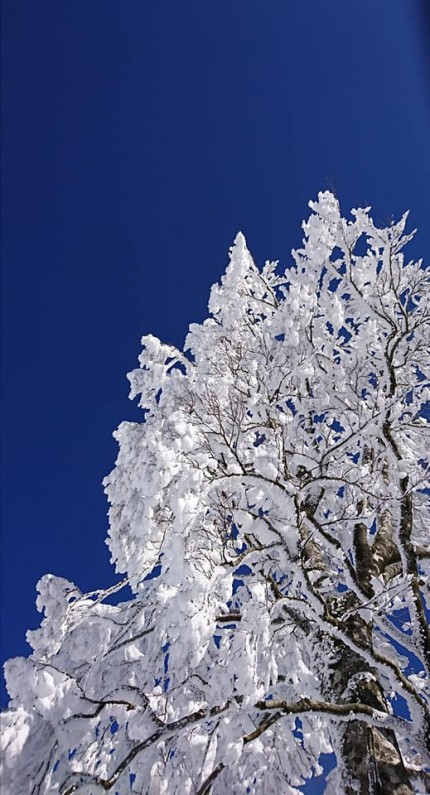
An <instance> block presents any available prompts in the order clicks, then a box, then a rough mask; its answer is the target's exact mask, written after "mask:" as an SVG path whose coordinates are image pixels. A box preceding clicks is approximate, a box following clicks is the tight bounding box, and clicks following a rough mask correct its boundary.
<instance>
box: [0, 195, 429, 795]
mask: <svg viewBox="0 0 430 795" xmlns="http://www.w3.org/2000/svg"><path fill="white" fill-rule="evenodd" d="M310 207H311V209H312V214H311V216H310V218H309V220H308V221H307V222H306V223H304V225H303V229H304V240H303V246H302V248H301V249H299V250H296V251H293V261H292V263H291V266H290V267H288V268H287V270H286V271H285V272H282V271H281V269H280V268H279V266H278V264H277V263H276V262H266V264H265V265H264V267H263V268H262V270H261V271H260V270H259V269H258V268H257V266H256V265H255V263H254V261H253V259H252V257H251V254H250V253H249V251H248V249H247V247H246V243H245V239H244V237H243V235H242V234H239V235H238V236H237V238H236V240H235V242H234V246H233V248H232V250H231V254H230V264H229V265H228V267H227V270H226V272H225V274H224V276H223V278H222V280H221V284H220V285H215V286H214V287H213V288H212V292H211V296H210V301H209V310H210V317H209V318H208V319H207V320H205V322H204V323H203V324H202V325H191V327H190V330H189V334H188V336H187V338H186V341H185V345H184V352H181V351H179V350H177V349H176V348H174V347H172V346H171V345H165V344H162V343H161V342H160V341H159V340H158V339H156V338H154V337H152V336H146V337H144V338H143V352H142V354H141V357H140V369H138V370H136V371H134V372H132V373H131V374H130V376H129V378H130V382H131V397H132V398H134V397H135V396H140V406H141V407H142V409H143V419H142V422H141V423H123V424H122V425H120V427H119V429H118V431H117V433H116V438H117V440H118V442H119V445H120V451H119V456H118V460H117V462H116V467H115V469H114V471H113V472H112V474H111V475H110V476H109V477H108V478H106V481H105V486H106V491H107V495H108V498H109V501H110V505H111V508H110V531H109V541H108V543H109V547H110V551H111V554H112V560H113V562H115V565H116V568H117V571H119V572H122V573H124V574H125V575H126V579H125V581H126V582H128V583H129V584H130V585H131V587H132V589H133V592H134V597H133V599H131V600H129V601H125V602H123V603H120V604H117V605H116V606H113V605H112V604H109V603H108V602H107V601H106V600H107V597H108V596H109V595H110V594H111V593H112V591H113V590H115V588H113V589H110V591H96V592H94V593H89V594H82V593H81V592H80V591H79V590H78V588H77V587H76V586H75V585H73V584H72V583H71V582H68V581H66V580H64V579H61V578H59V577H54V576H52V575H47V576H45V577H43V578H42V579H41V581H40V583H39V586H38V587H39V596H38V602H37V604H38V607H39V609H40V610H41V611H42V610H43V611H44V618H43V621H42V624H41V627H40V629H38V630H36V631H34V632H29V633H28V639H29V642H30V643H31V645H32V647H33V653H32V655H31V656H30V657H29V658H28V659H21V658H19V659H13V660H10V661H9V662H8V663H7V664H6V677H7V686H8V691H9V694H10V697H11V701H10V705H9V708H8V710H6V711H5V712H4V714H3V716H2V723H3V731H2V738H3V771H2V776H3V786H4V790H3V791H4V793H5V795H12V794H13V795H21V794H22V795H23V794H24V793H26V794H27V793H33V794H34V795H36V794H40V795H42V793H55V792H58V793H62V795H72V793H80V794H81V795H84V793H86V795H90V793H91V795H96V794H98V793H102V792H112V793H119V794H120V795H126V793H151V794H152V795H159V794H161V793H166V794H167V795H186V794H187V793H190V794H191V793H194V794H195V795H209V793H213V794H214V795H215V793H233V794H235V793H244V794H245V793H251V794H256V795H257V794H260V793H265V794H266V795H271V793H280V795H293V793H297V792H299V791H300V787H301V786H302V785H303V784H304V783H305V782H306V781H307V780H308V779H310V778H312V777H315V776H317V775H318V774H320V773H321V772H322V767H321V755H322V754H334V755H335V760H336V763H335V766H334V768H333V770H332V772H331V773H330V775H329V777H328V780H327V786H326V792H327V793H333V794H335V795H342V794H343V793H344V794H345V795H352V793H369V795H370V793H393V795H394V793H395V794H396V795H407V794H408V793H419V792H422V793H424V792H425V791H426V787H427V786H428V782H429V779H428V771H429V767H428V764H429V757H428V745H429V739H430V720H429V702H430V688H429V678H428V675H429V668H430V660H429V656H430V638H429V628H428V623H427V615H426V604H425V589H426V587H427V582H428V572H429V558H430V550H429V535H430V531H429V520H430V506H429V494H430V490H429V486H430V484H429V469H430V464H429V447H430V439H429V428H430V425H429V413H428V400H429V386H430V353H429V348H430V335H429V328H430V300H429V296H430V279H429V271H428V270H426V269H425V268H424V267H423V266H422V263H421V262H408V261H406V260H405V259H404V257H403V254H402V248H403V246H404V245H405V243H407V242H408V240H409V239H410V237H411V235H405V234H404V228H405V223H406V215H405V216H404V217H403V218H402V219H401V220H400V221H399V222H398V223H392V224H390V225H389V226H388V227H387V228H385V229H380V228H378V227H377V226H375V224H374V223H373V221H372V219H371V217H370V215H369V208H366V209H359V210H353V211H352V220H349V221H347V220H345V219H343V218H342V217H341V215H340V212H339V206H338V202H337V200H336V199H335V197H334V196H333V195H331V194H330V193H321V194H319V196H318V201H317V202H314V203H313V202H312V203H311V204H310ZM426 405H427V408H426ZM116 589H118V586H117V587H116ZM324 759H327V757H324Z"/></svg>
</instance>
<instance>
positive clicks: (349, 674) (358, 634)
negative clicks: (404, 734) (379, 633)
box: [331, 594, 414, 795]
mask: <svg viewBox="0 0 430 795" xmlns="http://www.w3.org/2000/svg"><path fill="white" fill-rule="evenodd" d="M354 601H355V597H354V596H353V595H352V594H349V595H348V596H347V597H346V598H339V599H336V600H333V602H332V604H331V610H332V611H333V614H334V615H336V614H337V616H338V617H339V618H340V616H342V615H344V614H345V612H346V611H349V610H351V609H353V608H354V607H355V606H356V605H355V604H354ZM344 629H345V630H346V631H347V632H348V635H349V637H350V638H351V639H352V640H353V641H354V642H355V643H356V644H357V645H359V646H361V647H363V648H368V649H369V650H371V627H370V625H369V624H367V623H366V622H365V621H364V620H363V619H362V618H360V616H359V614H358V613H354V614H353V615H352V616H350V618H348V619H347V621H346V622H345V623H344ZM337 652H338V660H337V663H336V664H335V665H334V666H333V675H332V688H333V690H334V694H335V696H337V700H338V701H339V702H340V703H341V702H342V701H345V702H348V701H349V702H351V701H356V702H357V703H361V704H367V705H368V706H370V707H373V708H375V709H378V710H380V711H382V712H386V711H387V704H386V702H385V699H384V696H383V693H382V690H381V688H380V687H379V684H378V681H377V677H376V672H375V671H374V670H372V668H371V667H370V665H369V664H368V663H367V662H366V661H365V660H363V658H362V657H361V656H360V655H359V654H357V653H356V652H354V651H353V650H352V649H350V648H349V647H347V646H345V644H343V643H340V642H339V643H337ZM341 753H342V764H343V767H344V769H345V773H346V776H345V779H346V780H347V781H348V782H349V785H347V786H346V788H345V792H346V793H347V795H358V793H359V795H414V788H413V787H412V784H411V781H410V777H409V774H408V772H407V770H406V769H405V766H404V763H403V760H402V756H401V753H400V750H399V747H398V743H397V740H396V735H395V733H394V731H392V730H391V729H382V728H376V727H375V726H369V724H367V723H364V722H362V721H350V722H348V723H346V724H345V728H344V729H343V737H342V749H341Z"/></svg>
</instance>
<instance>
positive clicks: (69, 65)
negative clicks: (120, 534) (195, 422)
mask: <svg viewBox="0 0 430 795" xmlns="http://www.w3.org/2000/svg"><path fill="white" fill-rule="evenodd" d="M424 8H425V3H421V4H420V3H419V2H418V1H417V2H415V0H378V2H375V0H360V2H352V0H351V2H349V1H346V0H325V1H324V2H322V1H321V0H300V2H293V0H291V2H288V0H233V1H232V2H228V0H221V2H219V1H218V2H215V0H203V1H202V0H184V1H183V2H180V0H168V1H167V0H159V1H157V2H150V1H149V0H118V1H117V2H114V1H113V0H43V1H42V2H34V0H3V26H2V28H3V74H2V79H3V93H2V96H3V132H2V158H3V168H2V181H3V185H2V198H3V201H2V216H3V217H2V230H3V231H2V267H3V290H2V301H3V311H2V322H3V335H2V338H3V345H4V350H3V360H2V376H3V378H2V392H3V395H2V412H3V431H2V453H3V466H2V526H1V529H2V558H1V565H2V574H1V588H2V592H1V609H2V624H1V626H2V659H4V658H7V657H10V656H15V655H19V654H27V653H28V646H27V645H26V642H25V637H24V635H25V630H26V629H27V628H34V627H35V626H36V625H37V623H38V622H39V616H38V614H37V613H36V610H35V607H34V602H35V597H36V592H35V584H36V582H37V580H38V579H39V577H40V576H41V575H42V574H44V573H46V572H53V573H55V574H58V575H62V576H65V577H67V578H70V579H71V580H73V581H75V582H76V584H77V585H78V586H79V587H80V588H81V589H83V590H88V589H92V588H94V587H101V586H108V585H109V584H111V583H112V582H113V581H114V580H115V574H114V571H113V569H112V567H111V566H110V564H109V555H108V551H107V548H106V546H105V544H104V539H105V537H106V531H107V519H106V510H107V505H106V501H105V497H104V495H103V492H102V487H101V480H102V478H103V476H104V475H105V474H107V473H108V472H109V471H110V470H111V469H112V467H113V464H114V460H115V456H116V444H115V442H114V441H113V439H112V437H111V433H112V431H113V430H114V428H115V427H116V426H117V425H118V423H119V422H120V421H122V420H124V419H137V418H138V417H139V413H138V412H137V410H136V408H135V407H134V406H133V404H132V403H129V401H128V400H127V393H128V382H127V381H126V379H125V374H126V372H127V371H129V370H130V369H132V368H133V367H134V366H135V364H136V358H137V355H138V353H139V350H140V348H139V340H140V337H141V335H142V334H144V333H148V332H151V333H154V334H156V335H158V336H160V337H161V338H162V339H163V340H166V341H168V342H172V343H175V344H177V345H181V344H182V342H183V339H184V336H185V333H186V330H187V326H188V323H190V322H192V321H200V320H202V319H203V318H204V316H205V311H206V302H207V297H208V292H209V288H210V285H211V284H212V282H214V281H216V280H217V279H218V278H219V277H220V275H221V272H222V271H223V269H224V267H225V265H226V263H227V250H228V247H229V246H230V244H231V242H232V240H233V237H234V235H235V233H236V232H237V231H238V229H241V230H242V231H244V233H245V235H246V236H247V239H248V244H249V246H250V248H251V250H252V251H253V253H254V255H255V258H256V260H257V261H258V262H260V263H261V262H262V261H264V259H266V258H273V259H280V260H281V261H283V262H287V261H288V258H289V251H290V249H291V248H292V247H293V246H296V245H298V244H299V243H300V241H301V230H300V222H301V220H302V219H303V217H305V216H306V214H307V201H308V200H309V199H310V198H314V197H315V196H316V193H317V191H318V190H321V189H327V188H329V187H334V189H335V190H336V192H337V194H338V196H339V198H340V200H341V203H342V204H343V207H344V209H345V212H346V211H347V210H348V209H349V208H350V207H351V206H358V205H363V204H364V205H367V204H371V205H372V207H373V208H374V216H375V217H376V218H377V219H379V220H380V221H381V222H382V223H384V222H385V221H387V220H388V219H389V218H390V217H391V216H392V215H394V216H398V215H400V213H402V212H403V211H404V210H405V209H407V208H410V209H411V213H412V215H411V225H412V226H417V227H418V229H419V234H418V235H417V237H416V240H415V241H414V243H413V244H411V246H410V253H411V256H416V257H418V256H421V255H422V256H424V257H426V258H427V260H430V199H429V192H430V49H429V48H430V35H429V27H428V16H427V17H426V15H425V13H424ZM420 9H421V10H420Z"/></svg>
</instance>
